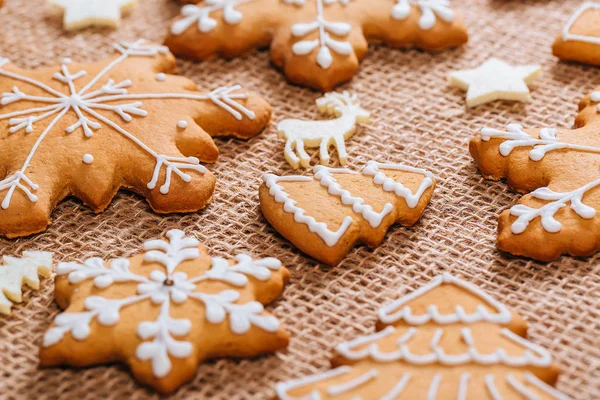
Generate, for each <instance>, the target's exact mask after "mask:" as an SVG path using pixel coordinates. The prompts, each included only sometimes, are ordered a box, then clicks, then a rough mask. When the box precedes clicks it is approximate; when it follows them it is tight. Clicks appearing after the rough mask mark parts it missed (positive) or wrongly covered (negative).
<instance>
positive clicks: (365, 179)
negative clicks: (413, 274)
mask: <svg viewBox="0 0 600 400" xmlns="http://www.w3.org/2000/svg"><path fill="white" fill-rule="evenodd" d="M263 181H264V183H263V185H262V186H261V187H260V189H259V197H260V205H261V209H262V212H263V214H264V216H265V218H266V219H267V220H268V221H269V222H270V223H271V225H273V227H274V228H275V229H276V230H277V231H279V233H281V234H282V235H283V236H284V237H285V238H287V239H288V240H289V241H290V242H292V243H293V244H294V245H295V246H296V247H298V248H299V249H300V250H302V251H303V252H305V253H306V254H308V255H309V256H311V257H313V258H315V259H317V260H319V261H321V262H323V263H325V264H330V265H335V264H338V263H339V262H340V261H341V260H342V259H343V258H344V257H345V256H346V254H347V253H348V252H349V251H350V249H352V247H354V245H355V244H357V243H359V242H360V243H365V244H367V245H368V246H370V247H372V248H374V247H377V246H379V245H380V244H381V242H382V241H383V239H384V237H385V234H386V232H387V230H388V229H389V228H390V227H391V226H392V225H393V224H395V223H400V224H402V225H404V226H410V225H413V224H415V223H416V222H417V221H418V220H419V219H420V218H421V215H422V214H423V212H424V211H425V208H426V207H427V205H428V204H429V201H430V200H431V196H432V194H433V190H434V187H435V181H434V179H433V175H432V174H431V173H430V172H428V171H425V170H423V169H419V168H412V167H408V166H406V165H402V164H382V163H378V162H375V161H370V162H369V163H367V165H366V166H365V168H364V169H363V170H362V171H361V172H357V171H353V170H350V169H345V168H328V167H324V166H317V167H316V168H315V174H314V176H313V177H312V178H311V177H308V176H277V175H272V174H267V175H265V176H264V177H263Z"/></svg>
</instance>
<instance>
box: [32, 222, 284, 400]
mask: <svg viewBox="0 0 600 400" xmlns="http://www.w3.org/2000/svg"><path fill="white" fill-rule="evenodd" d="M167 238H168V240H166V241H162V240H151V241H149V242H146V243H145V244H144V253H143V254H140V255H138V256H135V257H132V258H130V259H115V260H112V261H110V262H108V263H105V262H103V261H102V260H100V259H97V258H92V259H89V260H87V261H85V262H84V263H82V264H78V263H62V264H59V265H58V268H57V275H58V276H57V278H56V302H57V303H58V304H59V306H60V307H61V308H63V309H64V310H65V311H64V312H63V313H62V314H59V315H58V316H57V317H56V318H55V320H54V322H53V324H52V326H51V327H50V328H49V329H48V331H47V332H46V334H45V335H44V339H43V343H42V348H41V350H40V362H41V364H42V365H43V366H46V367H48V366H59V365H70V366H74V367H83V366H91V365H97V364H104V363H107V362H122V363H125V364H127V365H129V367H130V368H131V371H132V372H133V374H134V375H135V377H136V378H137V379H138V380H139V381H141V382H143V383H145V384H147V385H149V386H151V387H153V388H154V389H156V390H158V391H159V392H161V393H170V392H173V391H174V390H176V389H177V388H178V387H179V386H181V385H182V384H183V383H185V382H186V381H189V380H191V379H192V378H193V377H194V375H195V374H196V369H197V367H198V364H199V363H201V362H202V361H204V360H206V359H211V358H216V357H254V356H257V355H259V354H263V353H269V352H273V351H275V350H278V349H282V348H284V347H286V346H287V344H288V341H289V337H288V334H287V332H286V331H285V330H284V329H283V328H282V327H281V326H280V324H279V322H278V321H277V320H276V319H275V317H273V316H272V315H269V314H268V313H267V312H266V311H265V310H264V307H263V305H264V304H268V303H271V302H272V301H273V300H275V299H276V298H277V297H278V296H279V295H280V294H281V293H282V291H283V286H284V285H285V284H286V283H287V282H288V280H289V273H288V271H287V269H285V268H284V267H282V266H281V263H280V262H279V261H278V260H277V259H274V258H263V259H260V260H253V259H252V258H251V257H250V256H247V255H243V254H242V255H238V256H236V257H235V260H225V259H223V258H218V257H210V256H209V255H208V254H207V252H206V249H205V248H204V247H203V246H201V245H200V244H199V242H198V241H197V240H196V239H194V238H191V237H188V236H185V234H184V233H183V232H182V231H179V230H172V231H170V232H169V233H168V234H167Z"/></svg>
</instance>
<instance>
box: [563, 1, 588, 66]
mask: <svg viewBox="0 0 600 400" xmlns="http://www.w3.org/2000/svg"><path fill="white" fill-rule="evenodd" d="M599 24H600V3H594V2H586V3H584V4H582V5H581V6H580V7H579V8H578V9H577V11H575V13H574V14H573V15H572V16H571V18H569V21H568V22H567V23H566V24H565V26H564V27H563V30H562V32H561V33H560V34H559V35H558V37H557V38H556V41H555V42H554V46H552V52H553V53H554V55H555V56H556V57H558V58H560V59H563V60H569V61H578V62H582V63H586V64H592V65H600V30H599V29H598V25H599Z"/></svg>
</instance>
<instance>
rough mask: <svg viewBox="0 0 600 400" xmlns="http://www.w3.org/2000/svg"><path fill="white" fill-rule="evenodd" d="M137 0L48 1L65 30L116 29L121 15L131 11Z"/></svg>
mask: <svg viewBox="0 0 600 400" xmlns="http://www.w3.org/2000/svg"><path fill="white" fill-rule="evenodd" d="M136 2H137V0H48V4H50V5H51V6H52V7H54V8H56V9H58V10H60V11H61V12H62V13H63V14H64V15H63V27H64V28H65V29H66V30H75V29H81V28H87V27H89V26H106V27H110V28H117V27H118V26H119V24H120V22H121V15H122V14H125V13H128V12H129V11H131V9H133V7H134V6H135V4H136Z"/></svg>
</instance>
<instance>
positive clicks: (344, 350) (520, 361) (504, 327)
mask: <svg viewBox="0 0 600 400" xmlns="http://www.w3.org/2000/svg"><path fill="white" fill-rule="evenodd" d="M378 317H379V321H378V324H377V328H378V332H377V333H374V334H372V335H367V336H362V337H358V338H356V339H354V340H352V341H349V342H346V343H342V344H340V345H338V346H337V347H336V349H335V350H336V357H335V358H334V360H333V363H332V364H333V366H334V367H335V369H332V370H330V371H327V372H323V373H321V374H317V375H313V376H309V377H304V378H300V379H296V380H292V381H289V382H285V383H280V384H279V385H277V387H276V391H277V395H278V398H279V399H280V400H301V399H302V400H304V399H311V400H329V399H331V400H351V399H383V400H395V399H398V400H403V399H437V400H445V399H447V400H455V399H467V398H468V399H478V400H484V399H485V400H488V399H489V400H523V399H524V400H532V399H536V400H551V399H554V400H567V399H568V397H567V396H566V395H564V394H562V393H561V392H559V391H558V390H556V389H555V388H554V387H553V386H552V385H554V383H555V382H556V380H557V378H558V373H559V370H558V368H557V366H556V365H555V364H554V363H553V362H552V356H551V355H550V353H549V352H548V351H546V350H545V349H544V348H542V347H540V346H538V345H536V344H534V343H531V342H530V341H528V340H526V339H525V335H526V332H527V325H526V324H525V322H524V321H523V320H522V319H521V318H520V317H519V316H518V315H516V314H515V313H514V312H512V311H510V310H509V309H508V308H506V307H505V306H504V305H503V304H501V303H499V302H498V301H496V300H494V299H493V298H492V297H491V296H490V295H488V294H487V293H485V292H484V291H482V290H481V289H479V288H477V287H475V286H473V285H471V284H469V283H467V282H464V281H462V280H460V279H458V278H455V277H453V276H451V275H449V274H444V275H442V276H438V277H437V278H435V279H433V280H432V281H431V283H429V284H428V285H426V286H424V287H422V288H420V289H419V290H416V291H414V292H413V293H411V294H409V295H407V296H405V297H403V298H401V299H399V300H397V301H395V302H393V303H391V304H389V305H387V306H385V307H383V308H382V309H381V310H380V311H379V315H378Z"/></svg>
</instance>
